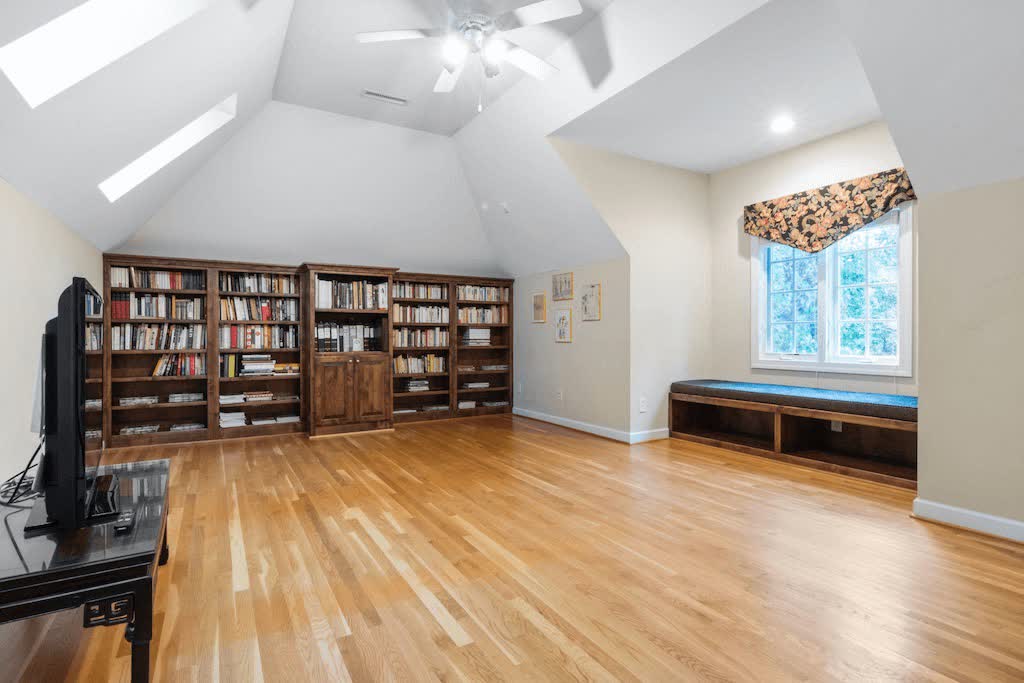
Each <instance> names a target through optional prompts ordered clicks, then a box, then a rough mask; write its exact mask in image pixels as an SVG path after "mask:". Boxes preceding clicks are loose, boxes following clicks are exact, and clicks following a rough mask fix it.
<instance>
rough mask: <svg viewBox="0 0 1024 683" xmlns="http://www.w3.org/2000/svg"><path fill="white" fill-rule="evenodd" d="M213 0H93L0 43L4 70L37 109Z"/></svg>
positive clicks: (0, 65) (0, 63) (1, 65)
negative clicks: (5, 43) (13, 39)
mask: <svg viewBox="0 0 1024 683" xmlns="http://www.w3.org/2000/svg"><path fill="white" fill-rule="evenodd" d="M209 2H210V0H89V1H88V2H85V3H83V4H81V5H79V6H78V7H76V8H74V9H73V10H71V11H70V12H67V13H65V14H62V15H60V16H59V17H57V18H56V19H54V20H53V21H51V22H49V23H47V24H44V25H42V26H40V27H39V28H37V29H36V30H34V31H32V32H31V33H27V34H25V35H24V36H22V37H21V38H18V39H17V40H15V41H13V42H11V43H8V44H7V45H4V46H3V47H0V71H3V72H4V73H5V74H6V75H7V78H9V79H10V80H11V83H12V84H13V85H14V87H15V88H17V89H18V92H20V93H21V96H22V97H24V98H25V101H26V102H28V106H30V107H32V108H33V109H35V108H36V107H38V106H39V105H40V104H42V103H43V102H46V101H47V100H49V99H50V98H52V97H54V96H55V95H58V94H60V93H62V92H64V91H65V90H67V89H68V88H70V87H71V86H73V85H75V84H76V83H79V82H80V81H83V80H85V79H86V78H88V77H89V76H91V75H93V74H94V73H96V72H97V71H99V70H100V69H102V68H104V67H106V66H108V65H110V64H112V63H113V62H115V61H117V60H118V59H120V58H121V57H124V56H125V55H126V54H128V53H129V52H131V51H132V50H134V49H136V48H138V47H139V46H141V45H144V44H146V43H148V42H149V41H150V40H152V39H153V38H156V37H157V36H158V35H160V34H161V33H163V32H165V31H167V30H169V29H171V28H173V27H174V26H177V25H178V24H180V23H181V22H183V21H185V20H186V19H188V18H189V17H191V16H192V15H194V14H196V13H197V12H199V11H200V10H204V9H206V7H207V5H208V4H209Z"/></svg>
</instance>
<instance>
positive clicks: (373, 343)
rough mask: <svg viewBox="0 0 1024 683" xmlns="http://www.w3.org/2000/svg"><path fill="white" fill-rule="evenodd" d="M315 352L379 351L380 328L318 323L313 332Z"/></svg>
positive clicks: (375, 326)
mask: <svg viewBox="0 0 1024 683" xmlns="http://www.w3.org/2000/svg"><path fill="white" fill-rule="evenodd" d="M314 338H315V341H316V350H317V351H323V352H348V351H380V350H381V348H380V342H381V335H380V327H379V326H377V325H342V324H340V323H327V322H320V323H317V324H316V330H315V331H314Z"/></svg>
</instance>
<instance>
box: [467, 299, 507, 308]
mask: <svg viewBox="0 0 1024 683" xmlns="http://www.w3.org/2000/svg"><path fill="white" fill-rule="evenodd" d="M455 303H457V304H458V305H459V306H508V305H509V304H510V303H511V302H509V301H474V300H472V299H459V300H458V301H456V302H455Z"/></svg>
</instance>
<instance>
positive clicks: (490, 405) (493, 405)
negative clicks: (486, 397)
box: [480, 401, 508, 408]
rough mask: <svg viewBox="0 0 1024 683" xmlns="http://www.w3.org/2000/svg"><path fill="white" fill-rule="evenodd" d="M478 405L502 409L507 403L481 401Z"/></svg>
mask: <svg viewBox="0 0 1024 683" xmlns="http://www.w3.org/2000/svg"><path fill="white" fill-rule="evenodd" d="M480 405H482V406H483V407H484V408H503V407H504V406H507V405H508V401H483V402H482V403H481V404H480Z"/></svg>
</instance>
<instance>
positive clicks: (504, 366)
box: [458, 363, 508, 372]
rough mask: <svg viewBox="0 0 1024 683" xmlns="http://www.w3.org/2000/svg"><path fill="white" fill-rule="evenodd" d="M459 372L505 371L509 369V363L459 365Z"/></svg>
mask: <svg viewBox="0 0 1024 683" xmlns="http://www.w3.org/2000/svg"><path fill="white" fill-rule="evenodd" d="M458 370H459V372H480V371H483V372H487V371H490V372H504V371H505V370H508V363H482V364H481V365H469V364H465V365H459V367H458Z"/></svg>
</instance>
